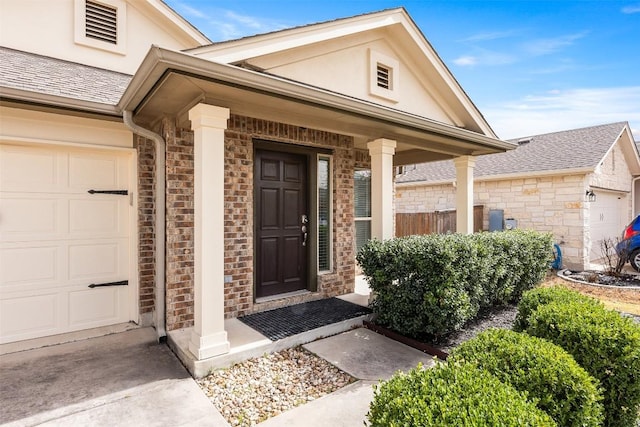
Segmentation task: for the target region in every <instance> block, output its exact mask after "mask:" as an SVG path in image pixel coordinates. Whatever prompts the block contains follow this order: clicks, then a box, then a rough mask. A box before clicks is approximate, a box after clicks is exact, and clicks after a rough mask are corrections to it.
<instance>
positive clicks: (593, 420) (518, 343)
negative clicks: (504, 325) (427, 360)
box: [447, 329, 603, 427]
mask: <svg viewBox="0 0 640 427" xmlns="http://www.w3.org/2000/svg"><path fill="white" fill-rule="evenodd" d="M447 361H449V362H453V363H455V362H461V363H462V362H465V363H474V364H476V365H477V366H478V367H479V368H481V369H484V370H486V371H488V372H489V373H491V374H493V375H494V376H495V377H497V378H498V379H499V380H501V381H502V382H504V383H506V384H509V385H511V386H513V388H515V389H516V390H518V391H526V392H527V393H528V396H529V398H530V399H531V400H535V401H536V404H537V406H538V408H540V409H541V410H543V411H545V412H546V413H547V414H549V415H550V416H551V418H553V420H554V421H555V422H556V423H557V424H558V425H559V426H567V427H569V426H572V427H589V426H593V427H596V426H600V425H601V423H602V420H603V412H602V404H601V403H600V401H601V400H602V394H601V393H600V390H599V389H598V382H597V381H596V380H595V379H594V378H593V377H592V376H591V375H589V374H588V373H587V371H585V370H584V369H583V368H582V367H581V366H580V365H578V363H577V362H576V361H575V360H574V358H573V357H571V355H570V354H569V353H567V352H566V351H565V350H563V349H562V348H561V347H559V346H557V345H555V344H553V343H551V342H549V341H545V340H543V339H541V338H537V337H532V336H529V335H527V334H521V333H517V332H513V331H509V330H505V329H492V330H488V331H485V332H482V333H480V334H479V335H477V336H476V337H475V338H473V339H471V340H469V341H467V342H465V343H463V344H461V345H460V346H459V347H457V348H456V349H455V350H454V351H453V352H452V353H451V355H450V356H449V358H448V359H447Z"/></svg>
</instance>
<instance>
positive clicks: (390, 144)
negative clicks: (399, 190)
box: [367, 139, 396, 240]
mask: <svg viewBox="0 0 640 427" xmlns="http://www.w3.org/2000/svg"><path fill="white" fill-rule="evenodd" d="M367 147H368V148H369V155H370V156H371V237H373V238H377V239H380V240H385V239H391V238H393V236H394V235H395V230H394V229H393V155H394V154H395V152H396V141H393V140H391V139H376V140H374V141H371V142H369V143H368V144H367Z"/></svg>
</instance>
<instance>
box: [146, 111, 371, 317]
mask: <svg viewBox="0 0 640 427" xmlns="http://www.w3.org/2000/svg"><path fill="white" fill-rule="evenodd" d="M163 136H165V139H166V141H167V155H166V180H167V196H166V197H167V217H166V218H167V247H166V251H167V265H166V276H167V280H166V286H167V295H166V299H167V301H166V303H167V329H168V330H173V329H178V328H184V327H189V326H192V325H193V271H194V264H193V262H194V259H193V222H194V217H193V212H194V211H193V133H192V132H191V131H190V130H183V129H176V126H175V124H174V123H172V122H170V121H168V120H165V121H164V122H163ZM254 138H257V139H263V140H268V141H274V142H283V143H293V144H297V145H304V146H307V147H319V148H324V149H327V148H329V149H331V150H332V170H333V182H332V184H333V248H332V256H333V258H332V270H331V271H329V272H322V273H320V274H319V275H318V289H317V292H313V293H308V294H304V295H298V296H295V297H291V298H286V299H280V300H273V301H269V302H264V303H259V304H256V303H254V292H253V286H254V284H253V244H254V243H253V140H254ZM224 162H225V202H224V203H225V206H224V210H225V225H224V236H225V237H224V250H225V260H224V261H225V276H227V277H228V278H230V281H229V282H228V283H225V291H224V293H225V303H224V310H225V316H226V317H237V316H242V315H245V314H249V313H253V312H257V311H263V310H268V309H272V308H276V307H281V306H286V305H291V304H294V303H297V302H303V301H308V300H312V299H318V298H324V297H331V296H336V295H340V294H344V293H348V292H352V291H353V287H354V281H355V253H354V228H353V171H354V167H355V166H356V163H357V164H358V167H370V166H369V165H370V162H369V159H368V155H367V152H366V151H359V150H355V149H354V145H353V139H352V138H351V137H348V136H342V135H336V134H332V133H328V132H323V131H318V130H312V129H307V128H300V127H296V126H291V125H286V124H282V123H275V122H270V121H264V120H258V119H253V118H249V117H243V116H238V115H233V114H232V115H231V118H230V119H229V121H228V128H227V130H226V132H225V159H224ZM140 178H141V186H142V182H143V176H142V174H141V177H140ZM145 185H147V186H148V184H145ZM145 206H146V205H145ZM147 209H149V207H148V206H147ZM152 275H153V273H152V270H151V278H152Z"/></svg>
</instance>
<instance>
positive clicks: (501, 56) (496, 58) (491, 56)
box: [453, 49, 517, 67]
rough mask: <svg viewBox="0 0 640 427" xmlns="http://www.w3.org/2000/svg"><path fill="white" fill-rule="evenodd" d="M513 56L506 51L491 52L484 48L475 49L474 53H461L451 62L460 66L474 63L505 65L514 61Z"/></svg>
mask: <svg viewBox="0 0 640 427" xmlns="http://www.w3.org/2000/svg"><path fill="white" fill-rule="evenodd" d="M516 60H517V59H516V58H515V57H514V56H511V55H508V54H506V53H500V52H493V51H490V50H486V49H477V53H476V54H474V55H462V56H460V57H458V58H457V59H454V60H453V63H454V64H456V65H459V66H462V67H468V66H474V65H492V66H493V65H507V64H512V63H514V62H516Z"/></svg>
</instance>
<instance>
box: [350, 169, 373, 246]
mask: <svg viewBox="0 0 640 427" xmlns="http://www.w3.org/2000/svg"><path fill="white" fill-rule="evenodd" d="M353 182H354V185H353V186H354V189H353V191H354V206H355V212H354V217H355V228H356V251H359V250H360V248H362V246H364V245H365V243H367V242H368V241H369V240H370V239H371V171H370V170H357V171H355V174H354V180H353Z"/></svg>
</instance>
